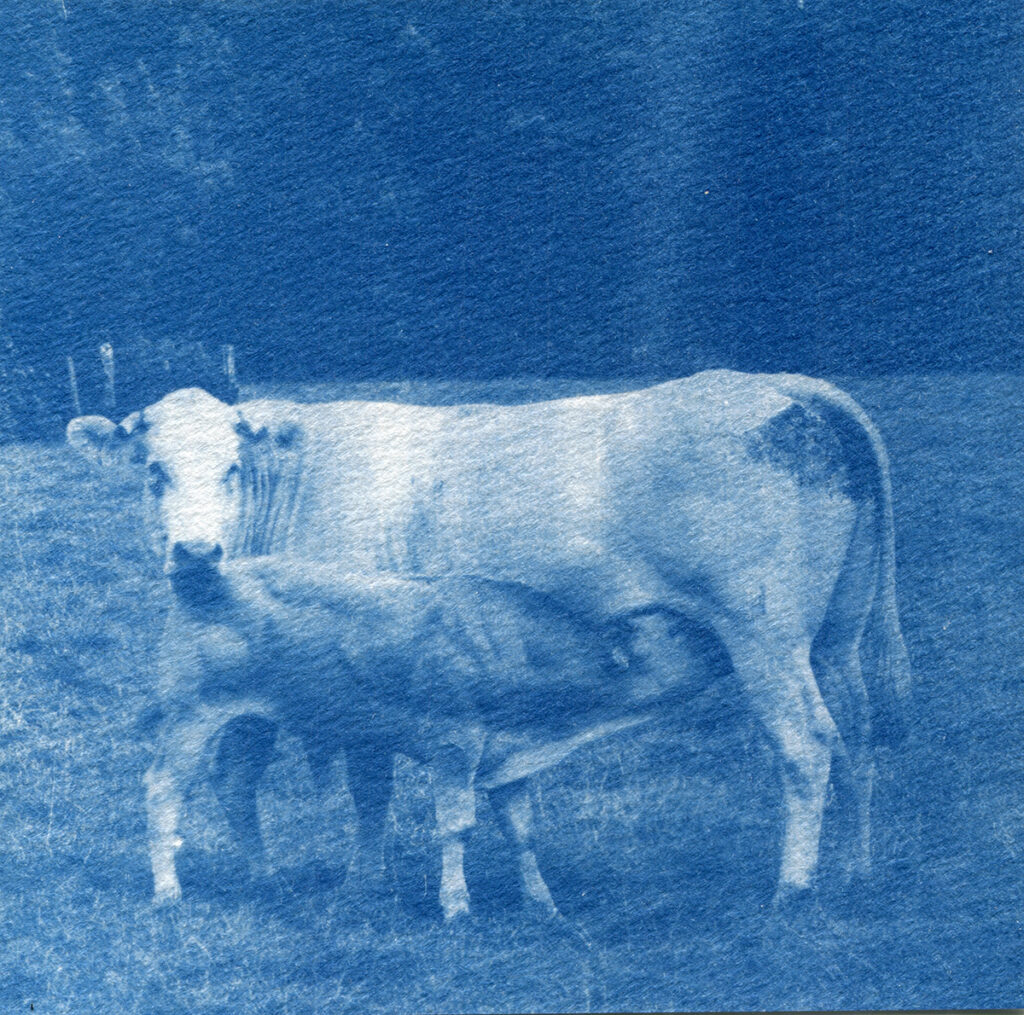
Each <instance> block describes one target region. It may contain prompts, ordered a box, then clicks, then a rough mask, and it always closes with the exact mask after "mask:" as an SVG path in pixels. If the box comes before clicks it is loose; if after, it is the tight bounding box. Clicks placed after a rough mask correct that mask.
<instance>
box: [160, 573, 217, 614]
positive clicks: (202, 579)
mask: <svg viewBox="0 0 1024 1015" xmlns="http://www.w3.org/2000/svg"><path fill="white" fill-rule="evenodd" d="M171 589H172V591H173V592H174V598H175V600H176V601H177V603H178V606H179V607H180V608H181V609H182V610H183V611H184V612H185V613H186V614H187V615H188V616H190V617H193V618H196V619H199V618H202V617H205V616H208V615H209V614H210V613H212V612H215V611H217V610H221V609H223V608H224V607H225V606H226V605H227V604H228V602H229V600H230V594H229V593H230V587H229V585H228V581H227V579H226V578H225V577H224V575H223V574H221V572H220V571H218V570H217V569H216V568H214V567H201V568H200V567H196V568H191V569H188V570H183V571H176V572H175V573H174V574H172V575H171Z"/></svg>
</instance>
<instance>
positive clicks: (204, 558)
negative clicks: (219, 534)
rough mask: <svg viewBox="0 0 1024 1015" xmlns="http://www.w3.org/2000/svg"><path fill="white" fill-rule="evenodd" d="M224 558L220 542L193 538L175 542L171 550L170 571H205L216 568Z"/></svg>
mask: <svg viewBox="0 0 1024 1015" xmlns="http://www.w3.org/2000/svg"><path fill="white" fill-rule="evenodd" d="M223 559H224V548H223V547H222V546H221V545H220V543H207V542H201V541H199V540H193V541H191V542H187V543H175V544H174V547H173V549H172V550H171V572H172V574H173V573H177V572H191V571H206V570H212V569H213V568H216V566H217V565H218V564H219V563H220V562H221V561H222V560H223Z"/></svg>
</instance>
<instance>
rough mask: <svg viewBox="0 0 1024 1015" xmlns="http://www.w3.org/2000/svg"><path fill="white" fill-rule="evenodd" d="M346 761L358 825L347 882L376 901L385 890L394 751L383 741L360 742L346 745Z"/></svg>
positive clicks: (358, 892)
mask: <svg viewBox="0 0 1024 1015" xmlns="http://www.w3.org/2000/svg"><path fill="white" fill-rule="evenodd" d="M345 762H346V770H347V780H348V788H349V792H350V793H351V794H352V802H353V803H354V804H355V808H356V816H357V825H358V830H357V837H356V848H355V851H354V853H353V855H352V859H351V862H350V863H349V869H348V876H347V879H346V882H347V884H348V886H349V889H350V890H351V891H354V893H355V894H356V895H357V896H359V897H360V898H361V899H363V900H370V901H373V900H375V899H379V898H380V897H381V896H383V894H384V835H385V827H386V820H387V813H388V804H389V803H390V802H391V790H392V784H393V782H394V768H395V758H394V751H393V750H392V748H391V747H390V745H388V744H386V743H383V742H379V741H362V742H357V743H353V744H349V745H347V746H346V749H345Z"/></svg>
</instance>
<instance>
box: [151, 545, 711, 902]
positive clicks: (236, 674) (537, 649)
mask: <svg viewBox="0 0 1024 1015" xmlns="http://www.w3.org/2000/svg"><path fill="white" fill-rule="evenodd" d="M173 584H174V590H175V603H174V608H173V610H174V612H173V613H172V616H171V617H170V619H169V622H168V624H167V627H166V631H165V634H164V639H163V643H162V647H161V664H160V681H161V682H160V694H161V699H162V701H161V703H162V706H163V713H164V721H163V726H162V729H161V732H160V736H159V745H158V750H157V756H156V759H155V760H154V763H153V765H152V767H151V768H150V770H149V772H148V773H147V775H146V786H147V807H148V818H149V833H150V853H151V860H152V866H153V876H154V882H155V895H156V899H157V901H160V902H166V901H172V900H174V899H177V898H178V897H180V894H181V889H180V885H179V882H178V878H177V875H176V871H175V852H176V850H177V848H178V847H179V846H180V844H181V840H180V838H179V835H178V820H179V815H180V811H181V807H182V802H183V799H184V794H185V791H186V789H187V787H188V784H189V782H190V780H192V779H193V778H195V777H196V775H197V774H198V772H199V769H200V765H201V762H202V761H203V759H204V757H206V756H207V752H208V750H212V746H213V744H214V742H215V737H216V735H217V733H218V732H220V731H221V730H223V728H224V727H225V725H226V724H228V723H230V722H231V721H232V720H234V719H235V718H237V717H239V716H242V715H256V716H264V717H266V718H267V719H268V720H270V721H272V722H274V723H276V724H278V725H279V726H280V727H282V728H284V729H286V730H288V731H289V732H291V733H293V734H294V735H296V736H297V737H298V738H299V739H300V740H301V742H302V743H303V744H304V745H305V747H306V750H307V753H308V756H309V759H310V763H311V766H312V769H313V772H314V776H316V775H317V774H318V773H322V772H325V771H326V768H327V765H328V764H329V763H330V760H331V759H332V758H333V757H334V755H335V754H336V753H338V752H339V751H342V750H344V751H345V753H346V756H347V761H348V771H349V781H350V787H351V789H352V792H353V797H354V799H355V802H356V805H357V809H358V811H359V817H360V841H359V846H358V849H357V852H356V857H355V860H354V861H353V867H352V870H351V871H350V877H351V878H353V879H355V880H356V881H357V882H362V881H369V882H372V881H374V880H376V879H377V878H378V877H379V876H380V874H381V873H382V849H381V835H382V826H383V818H384V814H385V811H386V808H387V804H388V799H389V796H390V787H391V771H392V765H393V757H394V754H395V753H398V752H400V753H403V754H406V755H408V756H410V757H412V758H414V759H416V760H418V761H421V762H423V763H425V764H426V765H428V766H429V767H430V769H431V771H432V775H433V786H434V796H435V808H436V816H437V827H438V834H439V837H440V840H441V843H442V881H441V892H440V902H441V906H442V908H443V910H444V913H445V915H446V917H451V916H454V915H456V914H458V913H460V912H465V911H467V910H468V906H469V896H468V892H467V889H466V882H465V878H464V876H463V867H462V853H463V846H462V839H461V835H462V833H463V832H465V831H466V830H467V829H468V828H470V827H471V826H472V825H473V824H474V821H475V794H476V792H477V791H484V792H486V793H488V794H489V796H490V799H491V802H492V804H494V806H495V810H496V811H497V812H498V813H499V815H501V817H502V821H503V825H504V828H505V831H506V832H507V833H508V834H509V835H510V837H511V838H512V840H513V843H514V845H515V846H516V847H517V849H518V854H519V864H520V873H521V878H522V887H523V891H524V893H525V895H526V897H527V899H528V900H532V902H533V903H536V904H539V905H540V906H542V907H543V908H544V909H546V910H548V911H550V912H552V913H553V912H555V906H554V903H553V901H552V899H551V895H550V892H549V891H548V888H547V885H546V884H545V883H544V879H543V877H542V876H541V874H540V871H539V870H538V867H537V862H536V859H535V856H534V853H533V850H532V846H531V804H530V797H529V795H528V791H527V789H526V784H525V780H526V779H528V777H529V776H531V775H533V774H535V773H537V772H539V771H542V770H544V769H546V768H549V767H550V766H552V765H554V764H555V763H557V762H558V761H559V760H560V759H562V758H564V757H565V756H566V755H567V754H568V753H570V752H571V751H573V750H575V749H576V748H577V747H579V746H581V745H582V744H584V743H587V742H590V741H592V740H595V739H597V738H600V737H602V736H606V735H609V734H611V733H614V732H618V731H620V730H624V729H627V728H629V727H632V726H636V725H638V724H640V723H642V722H645V721H647V720H648V719H649V718H651V717H652V716H653V715H654V714H655V712H656V709H657V704H658V702H659V700H661V699H663V698H665V697H666V696H667V695H668V694H669V693H670V692H671V690H673V688H670V687H667V686H664V684H659V683H658V682H656V681H652V680H651V678H650V675H649V674H648V673H647V672H646V670H645V667H644V666H643V665H642V664H639V663H637V661H636V660H635V659H631V658H630V651H629V648H630V641H629V638H628V637H627V636H626V633H627V631H633V632H634V634H635V631H636V628H635V626H634V627H631V628H630V627H622V628H615V627H614V625H613V626H610V627H605V628H603V629H602V630H597V629H595V628H593V627H592V626H590V625H589V624H588V623H587V622H585V621H583V620H581V619H579V618H577V617H575V616H573V615H571V614H570V613H568V612H566V611H565V610H563V609H562V608H560V607H559V606H558V605H556V604H554V603H553V602H552V601H551V600H550V599H549V598H548V597H546V596H543V595H541V594H539V593H536V592H534V591H532V590H530V589H528V588H526V587H524V586H521V585H516V584H512V583H499V582H493V581H488V580H484V579H479V578H458V577H451V578H438V579H427V578H404V577H400V576H393V575H383V574H378V575H370V576H355V575H347V574H344V573H343V572H341V571H339V570H338V569H332V568H328V567H324V566H318V565H312V564H310V563H308V562H297V561H290V560H288V559H282V558H277V557H263V558H255V559H246V560H243V559H239V560H236V561H232V562H228V563H226V564H224V565H222V566H220V567H217V566H215V564H214V563H213V562H206V563H201V564H195V565H193V566H192V567H191V568H190V569H179V570H178V571H177V572H176V573H175V576H174V579H173ZM616 635H619V637H617V636H616ZM677 674H678V676H677V680H676V681H675V684H674V685H673V687H674V689H675V690H677V691H678V690H682V689H684V685H685V683H686V681H687V680H688V679H689V680H693V679H694V678H695V673H694V672H693V671H688V670H687V668H686V666H685V665H683V666H680V667H678V668H677ZM237 771H238V769H237V766H236V767H235V768H233V769H231V768H229V770H228V775H227V777H226V778H223V779H220V780H218V781H217V782H216V783H215V786H216V788H217V790H218V795H219V796H220V799H221V803H222V804H223V806H224V809H225V812H226V816H227V818H228V820H229V823H230V824H231V826H232V828H233V830H234V832H235V833H236V835H237V837H238V838H239V839H240V840H241V843H242V845H243V846H244V847H245V848H246V851H247V853H248V854H249V855H250V857H251V858H252V860H253V862H254V863H255V864H256V865H257V866H258V865H259V864H260V863H261V861H262V842H261V839H260V834H259V826H258V819H257V816H256V808H255V784H254V781H252V780H250V781H248V782H247V781H246V780H245V779H241V780H240V779H239V778H238V776H237V774H232V773H237Z"/></svg>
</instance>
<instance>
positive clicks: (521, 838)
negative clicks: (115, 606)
mask: <svg viewBox="0 0 1024 1015" xmlns="http://www.w3.org/2000/svg"><path fill="white" fill-rule="evenodd" d="M488 797H489V799H490V801H491V804H492V806H493V807H494V809H495V811H496V812H497V814H498V817H499V819H500V821H501V826H502V830H503V831H504V833H505V835H506V837H507V838H508V840H509V841H510V842H511V843H512V844H513V845H514V846H515V848H516V850H517V852H518V854H519V876H520V879H521V883H522V890H523V897H524V899H525V901H526V902H527V904H532V905H536V906H538V907H539V908H540V909H541V911H542V912H544V913H545V914H546V915H548V916H558V915H559V914H558V907H557V906H556V905H555V900H554V899H553V898H552V897H551V891H550V889H549V888H548V886H547V883H546V882H545V881H544V877H543V875H542V874H541V872H540V867H538V866H537V856H536V854H535V853H534V851H533V800H532V799H531V797H530V790H529V788H528V787H527V785H526V783H525V782H513V783H509V784H508V785H505V786H498V787H496V788H495V789H492V790H491V791H490V793H489V794H488Z"/></svg>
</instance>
